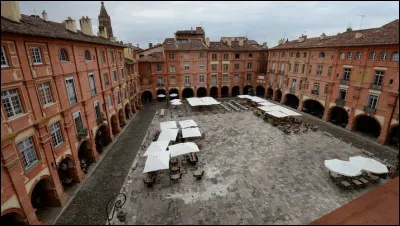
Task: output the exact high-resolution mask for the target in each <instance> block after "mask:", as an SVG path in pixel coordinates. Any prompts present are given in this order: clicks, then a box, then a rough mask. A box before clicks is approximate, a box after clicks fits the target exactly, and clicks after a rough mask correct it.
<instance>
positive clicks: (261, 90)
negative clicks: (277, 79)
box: [256, 86, 265, 97]
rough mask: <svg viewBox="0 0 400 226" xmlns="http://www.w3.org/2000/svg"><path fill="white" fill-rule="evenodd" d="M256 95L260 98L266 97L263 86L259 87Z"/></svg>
mask: <svg viewBox="0 0 400 226" xmlns="http://www.w3.org/2000/svg"><path fill="white" fill-rule="evenodd" d="M256 95H257V96H259V97H265V88H264V87H263V86H257V87H256Z"/></svg>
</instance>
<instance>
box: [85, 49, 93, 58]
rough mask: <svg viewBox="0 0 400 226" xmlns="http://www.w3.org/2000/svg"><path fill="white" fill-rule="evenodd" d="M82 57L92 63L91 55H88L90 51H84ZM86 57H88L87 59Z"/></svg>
mask: <svg viewBox="0 0 400 226" xmlns="http://www.w3.org/2000/svg"><path fill="white" fill-rule="evenodd" d="M84 57H85V61H92V55H91V54H90V51H89V50H88V49H85V52H84ZM88 57H89V59H88Z"/></svg>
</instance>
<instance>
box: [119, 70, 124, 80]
mask: <svg viewBox="0 0 400 226" xmlns="http://www.w3.org/2000/svg"><path fill="white" fill-rule="evenodd" d="M120 70H121V80H124V69H123V68H121V69H120Z"/></svg>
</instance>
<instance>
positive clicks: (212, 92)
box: [210, 86, 218, 98]
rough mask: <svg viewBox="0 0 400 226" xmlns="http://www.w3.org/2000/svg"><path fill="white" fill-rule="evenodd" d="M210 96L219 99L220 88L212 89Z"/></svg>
mask: <svg viewBox="0 0 400 226" xmlns="http://www.w3.org/2000/svg"><path fill="white" fill-rule="evenodd" d="M210 96H211V97H214V98H218V88H217V87H215V86H213V87H211V88H210Z"/></svg>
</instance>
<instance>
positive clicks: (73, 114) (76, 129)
mask: <svg viewBox="0 0 400 226" xmlns="http://www.w3.org/2000/svg"><path fill="white" fill-rule="evenodd" d="M77 115H79V118H80V119H81V120H80V121H81V124H82V130H83V129H85V126H84V125H83V120H82V113H81V111H80V110H78V111H75V112H74V113H72V118H73V120H74V126H75V131H76V133H78V132H79V130H78V127H77V125H76V121H75V120H76V119H77V118H78V117H76V116H77Z"/></svg>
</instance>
